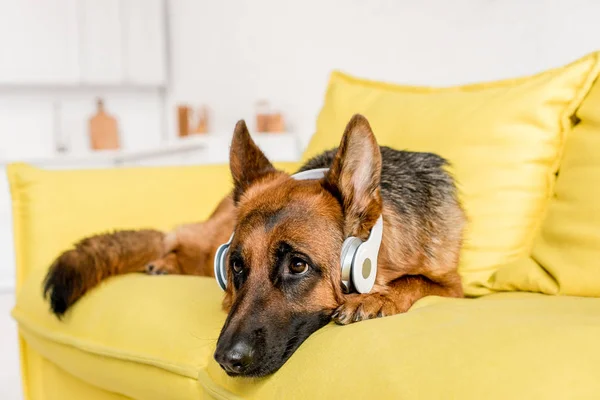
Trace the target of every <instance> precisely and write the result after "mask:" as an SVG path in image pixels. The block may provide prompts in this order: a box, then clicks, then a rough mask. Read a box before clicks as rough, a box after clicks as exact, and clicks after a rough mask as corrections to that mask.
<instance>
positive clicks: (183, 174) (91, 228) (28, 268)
mask: <svg viewBox="0 0 600 400" xmlns="http://www.w3.org/2000/svg"><path fill="white" fill-rule="evenodd" d="M277 167H278V168H281V169H284V170H288V171H293V170H294V169H295V168H296V164H293V163H283V164H278V165H277ZM7 173H8V178H9V183H10V190H11V196H12V204H13V208H12V209H13V224H14V226H13V229H14V243H15V255H16V264H17V274H16V276H17V289H18V288H19V287H20V286H21V285H22V283H23V281H24V279H25V278H26V277H27V276H28V275H29V274H30V273H31V272H33V271H35V270H36V269H43V270H44V271H45V269H46V268H47V267H48V266H49V265H50V264H51V262H52V261H53V259H54V258H55V257H56V256H57V255H58V254H59V253H60V252H61V251H63V250H65V249H67V248H68V247H70V246H71V245H72V244H73V243H74V242H76V241H78V240H79V239H81V238H83V237H85V236H88V235H91V234H95V233H100V232H107V231H112V230H115V229H139V228H155V229H162V230H168V229H171V228H173V227H174V226H176V225H178V224H182V223H189V222H195V221H201V220H203V219H205V218H207V217H208V215H209V214H210V213H211V212H212V210H213V208H214V207H215V206H216V205H217V203H218V202H219V201H220V200H221V199H222V198H223V197H224V196H225V195H227V193H228V192H229V191H230V190H231V177H230V174H229V167H228V166H227V165H226V164H221V165H206V166H185V167H153V168H121V169H117V168H114V169H99V170H52V171H50V170H42V169H39V168H35V167H32V166H30V165H27V164H12V165H9V166H8V169H7ZM39 272H40V273H42V271H39ZM36 275H37V274H36Z"/></svg>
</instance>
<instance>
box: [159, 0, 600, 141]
mask: <svg viewBox="0 0 600 400" xmlns="http://www.w3.org/2000/svg"><path fill="white" fill-rule="evenodd" d="M170 13H171V20H170V26H171V30H172V32H171V49H170V53H171V57H172V59H171V68H172V74H171V79H172V87H171V91H170V93H171V98H172V99H175V100H186V99H194V100H195V99H199V100H202V101H205V102H206V103H208V104H210V106H211V107H212V108H213V109H214V110H215V115H214V122H215V125H216V126H217V129H218V130H231V129H232V127H233V125H234V123H235V121H236V120H237V119H239V118H240V117H242V116H243V117H245V118H250V119H251V118H252V114H253V104H254V101H255V100H256V99H258V98H262V97H265V98H267V99H270V100H271V101H272V102H273V103H275V104H276V105H278V106H280V107H281V108H282V109H283V111H284V112H285V114H286V115H287V116H288V120H289V121H290V123H291V124H292V128H293V130H295V131H296V132H299V133H301V134H302V135H304V142H305V143H306V141H307V139H308V137H309V136H310V134H311V133H312V132H313V131H314V124H315V117H316V114H317V112H318V110H319V107H320V106H321V103H322V98H323V95H324V90H325V86H326V83H327V79H328V74H329V72H330V71H331V70H332V69H334V68H340V69H342V70H345V71H347V72H348V73H352V74H356V75H359V76H363V77H368V78H373V79H383V80H389V81H392V82H402V83H413V84H426V85H448V84H457V83H465V82H473V81H480V80H489V79H498V78H504V77H511V76H515V75H521V74H529V73H532V72H537V71H539V70H543V69H546V68H548V67H551V66H557V65H561V64H563V63H566V62H569V61H571V60H573V59H575V58H577V57H579V56H581V55H583V54H584V53H586V52H589V51H593V50H596V49H600V24H599V23H598V15H599V14H600V2H598V1H597V0H569V1H565V0H530V1H523V0H502V1H500V0H453V1H446V0H420V1H408V0H371V1H362V0H303V1H279V0H238V1H233V2H232V1H221V2H216V1H197V0H172V1H171V2H170Z"/></svg>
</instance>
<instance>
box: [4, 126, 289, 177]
mask: <svg viewBox="0 0 600 400" xmlns="http://www.w3.org/2000/svg"><path fill="white" fill-rule="evenodd" d="M252 137H253V139H254V141H255V142H256V144H257V145H258V146H259V147H260V148H261V149H262V150H263V152H264V153H265V154H266V155H267V157H268V158H269V159H271V160H273V161H297V160H298V159H299V158H300V152H301V149H300V144H299V140H298V138H297V136H296V135H295V134H293V133H256V134H253V135H252ZM230 141H231V133H208V134H201V135H190V136H187V137H184V138H177V139H171V140H168V141H166V142H165V143H163V144H162V145H160V146H156V147H149V148H145V149H136V150H128V149H122V150H103V151H87V152H79V153H62V154H60V153H59V154H55V155H51V156H48V157H19V158H14V159H11V158H10V157H7V158H5V159H0V167H3V166H6V165H7V164H10V163H13V162H24V163H28V164H31V165H34V166H37V167H41V168H51V169H62V168H67V169H78V168H109V167H124V166H158V165H193V164H215V163H227V162H228V159H229V143H230Z"/></svg>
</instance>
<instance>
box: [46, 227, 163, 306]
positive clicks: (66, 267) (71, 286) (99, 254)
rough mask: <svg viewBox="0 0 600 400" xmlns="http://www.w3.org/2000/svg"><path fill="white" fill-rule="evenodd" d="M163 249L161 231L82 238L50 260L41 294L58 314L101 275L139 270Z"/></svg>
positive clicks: (127, 231)
mask: <svg viewBox="0 0 600 400" xmlns="http://www.w3.org/2000/svg"><path fill="white" fill-rule="evenodd" d="M166 252H168V249H166V244H165V233H163V232H160V231H155V230H137V231H132V230H124V231H116V232H114V233H110V234H103V235H96V236H91V237H88V238H85V239H83V240H81V241H80V242H78V243H77V244H75V248H73V249H71V250H67V251H65V252H64V253H62V254H61V255H60V256H59V257H58V258H57V259H56V260H55V261H54V263H53V264H52V266H51V267H50V270H49V271H48V274H47V275H46V279H45V281H44V295H45V296H46V298H47V299H48V300H49V301H50V306H51V308H52V312H53V313H54V314H56V316H58V317H59V318H60V317H61V316H62V315H63V314H64V313H65V311H67V309H68V308H69V307H70V306H72V305H73V303H75V302H76V301H77V300H78V299H79V298H81V296H83V295H84V294H85V293H86V292H87V291H88V290H90V289H92V288H93V287H95V286H97V285H98V284H99V283H100V282H101V281H103V280H104V279H106V278H108V277H111V276H114V275H120V274H126V273H130V272H143V271H144V268H145V266H146V264H148V263H149V262H151V261H153V260H156V259H158V258H160V257H162V256H163V255H164V254H165V253H166Z"/></svg>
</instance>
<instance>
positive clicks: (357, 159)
mask: <svg viewBox="0 0 600 400" xmlns="http://www.w3.org/2000/svg"><path fill="white" fill-rule="evenodd" d="M380 182H381V153H380V151H379V145H378V144H377V140H376V139H375V135H373V131H372V130H371V126H370V125H369V122H368V121H367V119H366V118H365V117H363V116H362V115H359V114H356V115H354V116H353V117H352V119H350V122H349V123H348V125H347V126H346V130H345V131H344V136H343V137H342V141H341V143H340V147H339V148H338V151H337V153H336V155H335V158H334V159H333V163H332V165H331V168H330V169H329V171H328V173H327V175H326V176H325V179H324V186H325V188H326V189H327V190H329V191H330V192H331V193H333V195H334V196H336V197H337V198H338V200H339V201H340V204H341V205H342V208H343V211H344V234H345V235H346V236H349V235H353V236H359V237H363V238H364V237H365V236H368V232H369V231H370V230H371V228H372V227H373V225H374V224H375V222H376V221H377V218H378V217H379V215H380V214H381V208H382V203H381V194H380V189H379V184H380Z"/></svg>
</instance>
